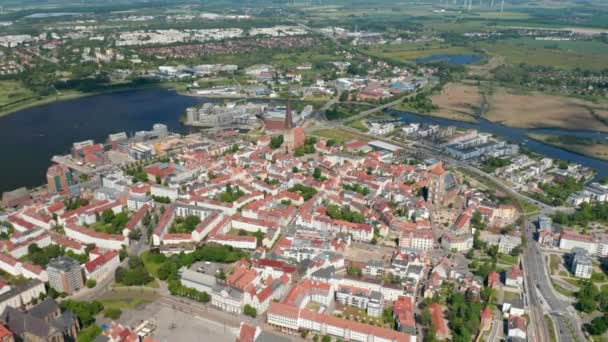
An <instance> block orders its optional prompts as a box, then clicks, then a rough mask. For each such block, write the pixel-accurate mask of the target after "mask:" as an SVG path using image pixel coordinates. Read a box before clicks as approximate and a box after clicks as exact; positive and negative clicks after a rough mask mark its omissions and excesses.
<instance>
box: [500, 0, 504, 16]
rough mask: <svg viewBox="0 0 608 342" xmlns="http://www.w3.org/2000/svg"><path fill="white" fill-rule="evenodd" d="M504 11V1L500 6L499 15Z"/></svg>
mask: <svg viewBox="0 0 608 342" xmlns="http://www.w3.org/2000/svg"><path fill="white" fill-rule="evenodd" d="M504 9H505V0H502V3H501V4H500V13H502V11H503V10H504Z"/></svg>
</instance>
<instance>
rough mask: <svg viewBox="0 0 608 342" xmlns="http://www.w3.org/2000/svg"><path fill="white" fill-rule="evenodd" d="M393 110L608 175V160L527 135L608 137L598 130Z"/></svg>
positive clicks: (401, 115)
mask: <svg viewBox="0 0 608 342" xmlns="http://www.w3.org/2000/svg"><path fill="white" fill-rule="evenodd" d="M387 113H390V114H392V115H394V116H396V117H398V118H400V119H401V120H402V121H404V122H405V123H412V122H420V123H430V124H436V125H441V126H456V127H458V128H464V129H470V128H472V129H477V130H479V131H480V132H487V133H491V134H494V135H496V136H498V137H501V138H503V139H506V140H508V141H510V142H514V143H518V144H521V145H523V146H525V147H526V148H527V149H528V150H530V151H532V152H536V153H539V154H542V155H545V156H547V157H550V158H554V159H561V160H566V161H570V162H573V163H577V164H581V165H584V166H587V167H591V168H593V169H595V170H596V171H597V172H598V175H597V176H598V178H601V177H606V176H608V161H604V160H600V159H595V158H591V157H587V156H584V155H581V154H577V153H573V152H569V151H566V150H563V149H561V148H557V147H554V146H551V145H548V144H545V143H542V142H539V141H536V140H533V139H530V138H528V136H527V134H528V133H530V132H533V133H544V134H552V135H571V136H577V137H583V138H594V139H608V133H603V132H596V131H577V130H564V129H556V128H533V129H526V128H513V127H508V126H504V125H501V124H498V123H495V122H492V121H489V120H486V119H483V118H478V119H477V121H478V122H477V123H472V122H464V121H456V120H450V119H444V118H439V117H434V116H429V115H421V114H416V113H411V112H404V111H398V110H393V109H391V110H388V111H387Z"/></svg>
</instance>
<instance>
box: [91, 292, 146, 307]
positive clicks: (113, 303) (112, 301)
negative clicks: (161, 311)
mask: <svg viewBox="0 0 608 342" xmlns="http://www.w3.org/2000/svg"><path fill="white" fill-rule="evenodd" d="M99 301H100V302H101V303H102V304H103V307H104V308H105V309H121V310H122V309H130V310H135V309H137V308H138V307H140V306H142V305H145V304H148V303H151V302H152V301H151V300H149V299H147V298H140V297H136V296H135V295H128V296H127V295H125V297H120V298H106V299H103V298H102V299H100V300H99Z"/></svg>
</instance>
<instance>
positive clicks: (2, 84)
mask: <svg viewBox="0 0 608 342" xmlns="http://www.w3.org/2000/svg"><path fill="white" fill-rule="evenodd" d="M32 96H34V93H33V92H32V91H31V90H29V89H27V88H26V87H25V86H24V85H23V83H21V81H13V80H2V81H0V106H4V105H7V104H9V103H14V102H18V101H20V100H23V99H27V98H30V97H32Z"/></svg>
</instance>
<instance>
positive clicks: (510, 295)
mask: <svg viewBox="0 0 608 342" xmlns="http://www.w3.org/2000/svg"><path fill="white" fill-rule="evenodd" d="M519 297H520V295H519V292H511V291H503V300H504V301H505V302H509V301H511V300H516V299H518V298H519Z"/></svg>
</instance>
